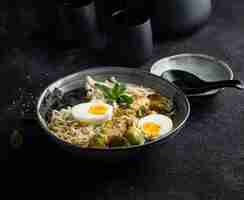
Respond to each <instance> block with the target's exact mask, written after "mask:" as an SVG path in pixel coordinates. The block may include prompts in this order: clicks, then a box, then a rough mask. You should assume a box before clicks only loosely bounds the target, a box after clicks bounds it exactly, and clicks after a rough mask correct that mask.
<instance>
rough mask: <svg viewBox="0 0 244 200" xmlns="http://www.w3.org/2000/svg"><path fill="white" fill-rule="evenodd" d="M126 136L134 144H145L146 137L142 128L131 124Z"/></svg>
mask: <svg viewBox="0 0 244 200" xmlns="http://www.w3.org/2000/svg"><path fill="white" fill-rule="evenodd" d="M125 136H126V138H127V139H128V141H129V142H130V144H132V145H139V144H144V142H145V138H144V135H143V134H142V132H141V130H140V129H138V128H136V127H134V126H131V127H129V128H128V130H127V133H126V135H125Z"/></svg>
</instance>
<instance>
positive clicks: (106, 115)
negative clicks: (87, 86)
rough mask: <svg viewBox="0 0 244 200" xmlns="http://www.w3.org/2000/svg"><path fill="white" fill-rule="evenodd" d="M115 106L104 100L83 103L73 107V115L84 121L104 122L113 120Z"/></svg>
mask: <svg viewBox="0 0 244 200" xmlns="http://www.w3.org/2000/svg"><path fill="white" fill-rule="evenodd" d="M112 115H113V107H112V106H111V105H109V104H106V103H103V102H89V103H81V104H78V105H75V106H73V107H72V116H73V117H74V119H76V120H77V121H80V122H83V123H102V122H104V121H107V120H111V119H112Z"/></svg>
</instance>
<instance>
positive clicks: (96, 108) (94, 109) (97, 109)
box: [88, 104, 108, 115]
mask: <svg viewBox="0 0 244 200" xmlns="http://www.w3.org/2000/svg"><path fill="white" fill-rule="evenodd" d="M107 110H108V108H107V107H106V106H105V105H103V104H97V105H92V106H90V108H89V110H88V112H89V113H90V114H94V115H104V114H105V113H106V112H107Z"/></svg>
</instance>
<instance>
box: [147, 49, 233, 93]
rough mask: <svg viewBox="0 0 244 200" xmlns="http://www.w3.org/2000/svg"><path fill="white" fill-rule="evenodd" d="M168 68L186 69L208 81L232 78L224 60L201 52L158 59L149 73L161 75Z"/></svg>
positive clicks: (212, 91)
mask: <svg viewBox="0 0 244 200" xmlns="http://www.w3.org/2000/svg"><path fill="white" fill-rule="evenodd" d="M168 70H182V71H187V72H190V73H192V74H194V75H196V76H198V77H199V78H200V79H202V80H204V81H208V82H212V81H222V80H233V77H234V76H233V72H232V70H231V68H230V67H229V66H228V65H227V64H226V63H225V62H223V61H221V60H219V59H217V58H214V57H211V56H208V55H203V54H179V55H174V56H170V57H166V58H162V59H160V60H159V61H157V62H155V63H154V64H153V65H152V67H151V73H152V74H154V75H157V76H162V74H163V73H164V72H166V71H168ZM220 90H222V89H217V90H210V91H208V92H204V93H198V94H192V95H188V96H208V95H213V94H216V93H217V92H219V91H220Z"/></svg>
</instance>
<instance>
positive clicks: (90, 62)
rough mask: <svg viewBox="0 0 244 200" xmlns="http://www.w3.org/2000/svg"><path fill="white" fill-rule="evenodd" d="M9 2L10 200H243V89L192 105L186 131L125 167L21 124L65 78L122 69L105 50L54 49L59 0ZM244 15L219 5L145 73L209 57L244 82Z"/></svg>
mask: <svg viewBox="0 0 244 200" xmlns="http://www.w3.org/2000/svg"><path fill="white" fill-rule="evenodd" d="M4 2H6V3H4ZM24 2H25V3H24ZM0 4H1V6H0V13H1V14H0V38H1V48H0V49H1V51H0V74H1V78H0V91H1V97H0V111H1V112H0V124H1V128H0V160H1V167H2V166H5V164H6V165H7V166H6V167H7V169H2V170H1V172H2V174H5V175H7V176H6V179H5V178H3V176H1V181H2V182H3V183H4V188H2V189H1V192H3V193H1V195H2V197H1V198H2V199H13V197H17V198H18V199H24V198H25V199H35V198H36V197H39V198H42V199H44V198H45V199H52V198H53V199H60V198H66V199H98V200H100V199H101V200H102V199H104V200H105V199H106V200H110V199H113V200H114V199H116V200H120V199H127V200H132V199H133V200H137V199H138V200H139V199H140V200H149V199H150V200H151V199H153V200H161V199H165V200H166V199H169V200H178V199H179V200H182V199H184V200H185V199H187V200H227V199H228V200H229V199H235V200H242V199H244V125H243V122H244V104H243V102H244V101H243V98H244V93H243V92H241V91H237V90H234V89H226V90H224V91H223V92H221V93H219V94H218V95H216V96H214V97H211V98H201V99H193V100H191V105H192V113H191V117H190V120H189V121H188V123H187V125H186V127H185V129H184V130H183V131H182V134H181V135H179V136H177V137H176V138H175V139H174V140H172V141H171V142H170V143H168V144H166V145H164V146H162V149H161V151H160V152H159V153H155V154H154V155H151V157H148V158H145V159H143V160H141V161H140V162H132V163H121V164H120V165H117V166H102V165H101V164H99V163H93V165H91V164H89V163H88V164H87V163H85V162H84V161H82V159H75V158H72V157H71V156H70V155H69V154H67V153H65V152H62V151H60V150H59V149H58V148H57V147H56V146H55V145H54V144H52V143H50V142H49V141H48V140H47V139H46V138H45V136H44V135H42V131H41V129H40V127H39V126H38V124H37V123H36V122H35V121H31V120H29V121H28V120H25V121H23V120H21V119H20V118H21V117H22V116H23V115H24V116H26V117H27V116H28V115H27V114H28V113H31V111H33V109H34V106H35V99H36V98H37V96H38V95H39V94H40V92H41V91H42V89H43V88H44V87H45V86H46V85H47V84H49V83H51V82H52V81H54V80H56V79H57V78H59V77H62V76H64V75H67V74H70V73H73V72H76V71H79V70H82V69H84V68H86V67H91V66H97V65H113V64H118V63H114V62H111V61H110V60H108V59H101V58H103V55H104V53H105V52H104V51H103V50H102V51H91V50H88V49H85V48H81V49H79V48H72V49H69V48H60V47H57V44H56V45H55V43H51V42H50V41H49V42H48V40H46V39H45V37H46V36H47V35H49V34H47V33H48V32H49V31H50V32H52V31H51V30H52V28H53V27H52V26H49V25H50V24H51V23H52V19H54V18H55V17H52V14H55V12H52V8H53V6H54V5H55V4H54V3H53V4H52V2H49V5H48V6H47V4H46V3H44V1H43V3H33V2H32V1H27V0H25V1H18V2H17V3H16V2H14V1H13V0H12V1H1V3H0ZM39 4H40V5H39ZM54 7H55V6H54ZM44 9H45V10H44ZM243 11H244V1H243V0H232V1H220V0H218V1H215V6H214V11H213V15H212V16H211V19H210V21H209V23H208V25H207V26H205V27H203V28H202V29H200V30H199V31H198V32H196V33H194V34H193V35H190V36H187V37H182V38H178V39H174V40H167V41H161V42H156V43H155V50H154V55H153V57H152V58H151V59H150V60H149V61H148V62H147V63H145V64H144V65H143V66H141V68H142V69H146V70H149V67H150V66H151V64H152V63H153V62H154V61H156V60H157V59H159V58H161V57H165V56H169V55H173V54H179V53H185V52H189V53H204V54H209V55H211V56H216V57H218V58H220V59H222V60H224V61H226V62H227V63H228V64H229V65H230V66H231V68H232V70H233V72H234V74H235V77H236V78H240V79H243V77H244V70H243V69H244V68H243V66H244V37H243V36H244V26H243V21H244V12H243ZM48 13H49V14H48ZM35 16H36V17H35ZM40 16H41V17H40ZM49 23H50V24H49ZM48 24H49V25H48ZM47 30H48V31H47ZM40 31H41V32H42V34H40ZM37 33H38V34H37ZM50 34H51V33H50ZM30 38H32V39H30ZM41 39H42V40H41ZM58 44H59V45H60V44H63V47H65V46H66V45H64V43H62V42H59V43H58ZM23 111H24V112H23ZM14 130H18V131H19V133H20V134H21V135H22V137H23V144H22V145H21V146H20V147H19V148H17V149H14V148H13V147H12V146H11V145H10V141H11V135H12V134H13V132H14ZM42 181H43V183H42ZM8 190H9V191H10V192H9V191H8ZM4 191H6V193H7V195H8V196H6V197H5V196H4ZM3 197H4V198H3Z"/></svg>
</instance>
